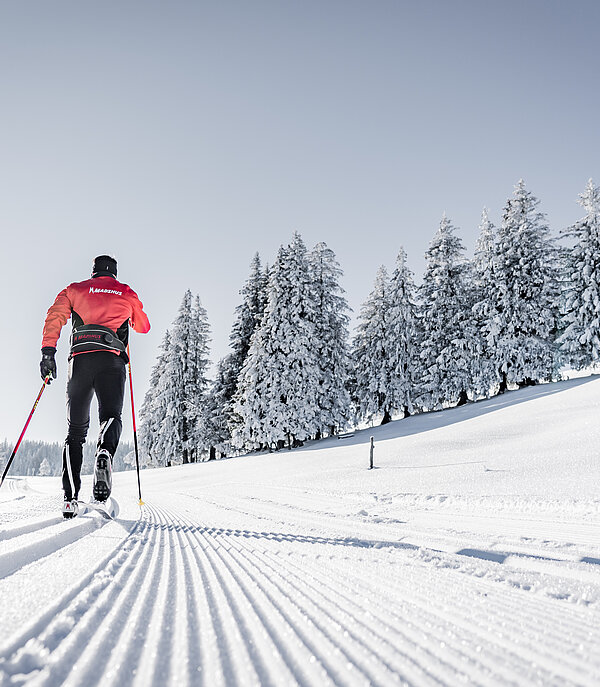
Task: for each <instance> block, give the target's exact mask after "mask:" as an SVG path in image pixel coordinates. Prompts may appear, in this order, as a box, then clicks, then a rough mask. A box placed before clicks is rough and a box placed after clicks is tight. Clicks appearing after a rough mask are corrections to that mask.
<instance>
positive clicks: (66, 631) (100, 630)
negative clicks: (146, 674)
mask: <svg viewBox="0 0 600 687" xmlns="http://www.w3.org/2000/svg"><path fill="white" fill-rule="evenodd" d="M143 533H144V528H142V529H141V531H140V532H136V535H137V536H136V541H135V543H134V545H133V547H132V548H131V549H130V550H129V551H126V556H125V557H124V560H119V559H118V558H115V559H114V560H115V564H114V565H113V568H114V574H111V572H113V571H110V570H106V571H103V570H100V571H99V572H98V573H97V574H96V575H95V578H94V579H93V580H92V583H91V584H90V585H89V587H87V588H84V589H82V591H81V592H80V593H79V594H78V595H77V596H76V597H75V598H74V599H73V600H72V601H71V602H70V603H69V604H68V605H66V606H65V607H63V609H62V610H61V612H59V613H58V614H57V616H56V617H55V618H54V619H53V620H52V621H51V622H50V623H49V625H48V626H47V627H46V628H45V629H44V630H43V631H42V633H41V634H40V636H39V638H34V639H32V640H30V642H32V644H33V646H32V648H33V649H34V650H36V651H37V653H38V655H39V656H43V657H44V659H45V660H44V665H40V666H39V669H40V672H39V673H38V674H37V675H36V676H35V677H33V679H31V680H30V681H29V682H28V683H27V685H28V687H29V685H31V687H41V686H42V685H48V687H55V686H56V685H59V684H63V683H67V682H68V683H69V684H71V683H73V682H74V680H75V679H77V669H78V668H79V667H80V666H83V665H85V661H86V660H87V659H88V657H89V656H90V653H89V646H90V645H91V644H92V643H95V642H98V641H99V638H106V639H107V640H110V637H111V635H112V632H110V631H109V630H110V629H112V628H111V627H110V625H108V623H107V618H109V616H110V617H112V615H113V609H114V607H115V604H114V603H113V602H114V601H115V600H116V601H117V602H118V600H119V597H120V595H121V592H120V589H121V587H123V586H125V585H127V582H128V580H130V579H131V577H132V576H135V573H136V570H140V569H141V568H140V563H141V562H143V561H144V560H145V558H146V557H147V556H148V551H149V549H148V547H144V546H143V541H142V539H141V537H140V536H139V535H140V534H143ZM130 536H131V535H130ZM128 539H129V538H128ZM136 566H137V567H136ZM120 630H121V628H119V627H118V625H117V627H116V628H115V633H114V634H115V636H118V635H119V634H120ZM82 647H83V650H82ZM26 648H27V646H26V647H25V649H26ZM105 658H106V657H105V656H100V657H99V659H100V661H102V662H104V660H105ZM67 678H68V679H67Z"/></svg>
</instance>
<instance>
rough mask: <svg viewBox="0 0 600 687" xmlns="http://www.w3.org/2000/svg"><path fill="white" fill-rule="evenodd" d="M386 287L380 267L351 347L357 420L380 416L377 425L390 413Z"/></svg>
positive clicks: (385, 276)
mask: <svg viewBox="0 0 600 687" xmlns="http://www.w3.org/2000/svg"><path fill="white" fill-rule="evenodd" d="M389 323H390V285H389V280H388V274H387V270H386V269H385V267H384V266H383V265H382V266H381V267H380V268H379V270H378V271H377V276H376V278H375V283H374V285H373V290H372V291H371V293H370V294H369V296H368V298H367V300H366V301H365V302H364V303H363V305H362V307H361V311H360V315H359V319H358V326H357V328H356V334H355V337H354V341H353V346H352V359H353V363H354V380H355V385H356V386H355V403H356V405H357V411H358V416H359V417H362V418H365V419H367V420H371V419H372V418H373V417H375V416H378V415H381V416H382V420H381V424H382V425H383V424H385V423H387V422H389V421H390V420H391V419H392V412H393V410H394V391H393V380H394V375H395V369H394V364H393V361H392V357H391V355H390V349H391V348H392V344H391V341H390V339H391V337H390V331H389Z"/></svg>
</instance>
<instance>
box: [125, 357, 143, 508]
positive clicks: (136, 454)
mask: <svg viewBox="0 0 600 687" xmlns="http://www.w3.org/2000/svg"><path fill="white" fill-rule="evenodd" d="M127 358H128V359H129V362H128V363H127V367H128V368H129V389H130V391H131V417H132V418H133V446H134V448H135V468H136V470H137V482H138V493H139V495H140V501H139V504H140V506H143V505H144V502H143V501H142V485H141V482H140V457H139V454H138V441H137V429H136V426H135V406H134V404H133V377H132V375H131V356H130V354H129V344H127Z"/></svg>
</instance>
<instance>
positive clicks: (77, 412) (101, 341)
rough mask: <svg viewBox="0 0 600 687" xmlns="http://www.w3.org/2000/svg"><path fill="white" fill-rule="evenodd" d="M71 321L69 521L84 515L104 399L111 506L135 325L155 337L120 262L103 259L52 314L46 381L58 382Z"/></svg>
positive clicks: (102, 492) (103, 487) (97, 478)
mask: <svg viewBox="0 0 600 687" xmlns="http://www.w3.org/2000/svg"><path fill="white" fill-rule="evenodd" d="M69 317H72V320H73V331H72V334H71V349H70V354H69V372H68V378H67V425H68V431H67V438H66V440H65V444H64V448H63V455H62V462H63V466H62V467H63V470H62V486H63V491H64V503H63V517H65V518H72V517H74V516H75V515H77V513H78V512H79V506H78V502H77V499H78V496H79V489H80V487H81V475H80V473H81V464H82V461H83V444H84V443H85V439H86V436H87V432H88V428H89V425H90V404H91V402H92V397H93V395H94V393H95V394H96V397H97V399H98V415H99V419H100V435H99V436H98V442H97V447H96V454H95V458H94V483H93V488H92V495H93V498H94V500H96V501H100V502H104V501H106V500H107V499H108V497H109V496H110V492H111V489H112V460H113V457H114V455H115V451H116V450H117V446H118V444H119V438H120V436H121V429H122V423H121V412H122V410H123V395H124V393H125V377H126V372H125V365H126V364H127V362H128V358H127V353H126V351H127V342H128V338H129V325H131V327H132V328H133V329H134V331H136V332H139V333H141V334H145V333H147V332H148V331H150V322H149V321H148V316H147V315H146V313H145V312H144V310H143V305H142V303H141V301H140V299H139V298H138V296H137V294H136V293H135V291H133V289H131V288H130V287H129V286H128V285H127V284H123V283H122V282H120V281H117V261H116V260H115V259H114V258H113V257H111V256H109V255H99V256H98V257H97V258H95V260H94V263H93V267H92V277H91V279H86V280H85V281H81V282H74V283H72V284H69V286H67V288H66V289H63V290H62V291H61V292H60V293H59V294H58V296H57V297H56V299H55V301H54V303H53V304H52V305H51V306H50V308H49V309H48V313H47V315H46V320H45V322H44V330H43V335H42V360H41V363H40V372H41V374H42V378H43V379H46V377H49V379H48V383H50V381H51V380H52V379H56V360H55V354H56V343H57V341H58V338H59V336H60V332H61V330H62V328H63V326H64V325H65V324H66V322H67V320H68V319H69Z"/></svg>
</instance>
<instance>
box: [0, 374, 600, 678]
mask: <svg viewBox="0 0 600 687" xmlns="http://www.w3.org/2000/svg"><path fill="white" fill-rule="evenodd" d="M599 411H600V379H598V378H589V379H580V380H572V381H569V382H561V383H558V384H551V385H544V386H538V387H534V388H530V389H525V390H521V391H513V392H509V393H507V394H504V395H503V396H499V397H496V398H493V399H491V400H489V401H485V402H480V403H477V404H471V405H467V406H463V407H462V408H456V409H452V410H447V411H444V412H439V413H430V414H426V415H421V416H415V417H411V418H407V419H406V420H401V421H397V422H394V423H391V424H389V425H386V426H384V427H378V428H373V429H372V430H365V431H362V432H357V433H356V434H354V435H353V436H348V437H346V438H343V439H327V440H324V441H321V442H317V443H314V444H312V445H307V446H305V447H303V448H302V449H299V450H296V451H290V452H288V451H282V452H279V453H273V454H260V455H252V456H247V457H240V458H232V459H228V460H222V461H217V462H210V463H203V464H197V465H186V466H180V467H173V468H166V469H157V470H147V471H144V472H143V473H142V488H143V496H144V501H145V505H144V506H142V507H140V506H139V505H138V497H137V483H136V476H135V473H119V474H116V475H115V485H114V490H113V495H114V497H115V502H113V507H114V511H115V513H116V517H115V519H114V520H112V521H111V520H107V519H105V518H103V517H102V516H101V515H100V514H99V513H97V512H95V511H88V512H84V513H83V514H81V515H80V516H79V517H77V518H75V519H73V520H70V521H63V520H62V518H61V516H60V512H59V508H60V499H61V497H60V482H59V479H58V478H52V477H38V478H12V479H9V480H8V481H7V482H5V484H4V486H3V488H2V491H1V492H0V598H1V600H2V603H1V604H0V685H1V686H2V687H5V686H7V685H22V684H26V685H36V686H38V685H48V686H52V687H55V686H57V685H62V684H66V685H69V687H78V686H82V687H90V686H91V685H100V684H101V685H102V686H103V687H109V686H111V685H139V686H144V687H146V686H148V685H155V686H156V687H159V686H164V685H206V686H209V685H210V686H211V687H212V686H219V685H318V686H321V685H382V686H388V685H396V684H411V685H471V684H473V685H544V686H547V685H561V686H563V685H598V684H600V527H599V525H600V497H599V495H598V485H599V484H600V448H599V447H600V422H599V421H598V418H599ZM371 435H372V436H374V438H375V453H374V458H375V469H374V470H368V469H367V468H368V464H369V438H370V436H371ZM86 479H88V480H89V478H86ZM90 490H91V486H90V483H89V481H85V479H84V490H83V494H84V495H86V496H87V495H88V494H89V492H90ZM117 503H118V506H117ZM117 511H118V512H117Z"/></svg>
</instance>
